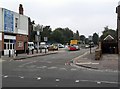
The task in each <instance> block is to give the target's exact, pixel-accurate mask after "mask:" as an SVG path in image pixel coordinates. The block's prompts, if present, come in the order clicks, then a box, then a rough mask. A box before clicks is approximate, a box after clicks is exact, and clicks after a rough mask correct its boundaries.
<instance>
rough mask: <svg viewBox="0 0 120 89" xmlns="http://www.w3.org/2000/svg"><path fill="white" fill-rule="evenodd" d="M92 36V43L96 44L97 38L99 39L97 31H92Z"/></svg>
mask: <svg viewBox="0 0 120 89" xmlns="http://www.w3.org/2000/svg"><path fill="white" fill-rule="evenodd" d="M92 37H93V39H92V40H93V42H94V44H96V45H97V44H98V40H99V36H98V34H97V33H94V34H93V36H92Z"/></svg>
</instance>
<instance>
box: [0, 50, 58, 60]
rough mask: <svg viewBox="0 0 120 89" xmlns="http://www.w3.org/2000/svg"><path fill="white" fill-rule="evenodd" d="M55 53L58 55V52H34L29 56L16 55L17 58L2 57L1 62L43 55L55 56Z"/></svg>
mask: <svg viewBox="0 0 120 89" xmlns="http://www.w3.org/2000/svg"><path fill="white" fill-rule="evenodd" d="M56 53H58V51H47V52H46V53H45V52H42V53H40V52H38V53H36V52H35V51H34V53H33V54H32V53H29V54H27V53H23V54H18V55H17V56H11V57H9V56H2V57H1V59H2V61H7V60H8V61H10V60H21V59H27V58H32V57H37V56H45V55H50V54H56Z"/></svg>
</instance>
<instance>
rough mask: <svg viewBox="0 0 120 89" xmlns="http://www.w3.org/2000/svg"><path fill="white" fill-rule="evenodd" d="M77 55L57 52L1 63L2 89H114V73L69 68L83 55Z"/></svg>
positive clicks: (82, 50) (115, 80) (116, 75)
mask: <svg viewBox="0 0 120 89" xmlns="http://www.w3.org/2000/svg"><path fill="white" fill-rule="evenodd" d="M87 51H89V50H88V49H81V50H79V51H71V52H70V51H65V50H61V51H60V52H58V53H57V54H52V55H46V56H39V57H34V58H29V59H24V60H10V61H3V63H2V69H3V70H2V71H3V72H2V75H1V76H2V86H3V87H117V80H118V73H117V72H107V71H97V70H93V69H86V68H80V67H76V66H75V65H69V62H70V60H72V59H74V58H76V57H78V56H80V55H83V54H84V53H85V52H87Z"/></svg>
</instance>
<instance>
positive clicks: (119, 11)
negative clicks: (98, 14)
mask: <svg viewBox="0 0 120 89" xmlns="http://www.w3.org/2000/svg"><path fill="white" fill-rule="evenodd" d="M116 13H117V33H118V34H117V35H118V52H119V54H120V1H119V2H118V6H117V8H116Z"/></svg>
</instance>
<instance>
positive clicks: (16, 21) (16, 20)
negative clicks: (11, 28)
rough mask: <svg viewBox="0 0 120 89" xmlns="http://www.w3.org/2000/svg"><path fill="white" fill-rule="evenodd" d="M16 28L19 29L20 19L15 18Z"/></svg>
mask: <svg viewBox="0 0 120 89" xmlns="http://www.w3.org/2000/svg"><path fill="white" fill-rule="evenodd" d="M15 27H16V28H18V18H15Z"/></svg>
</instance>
